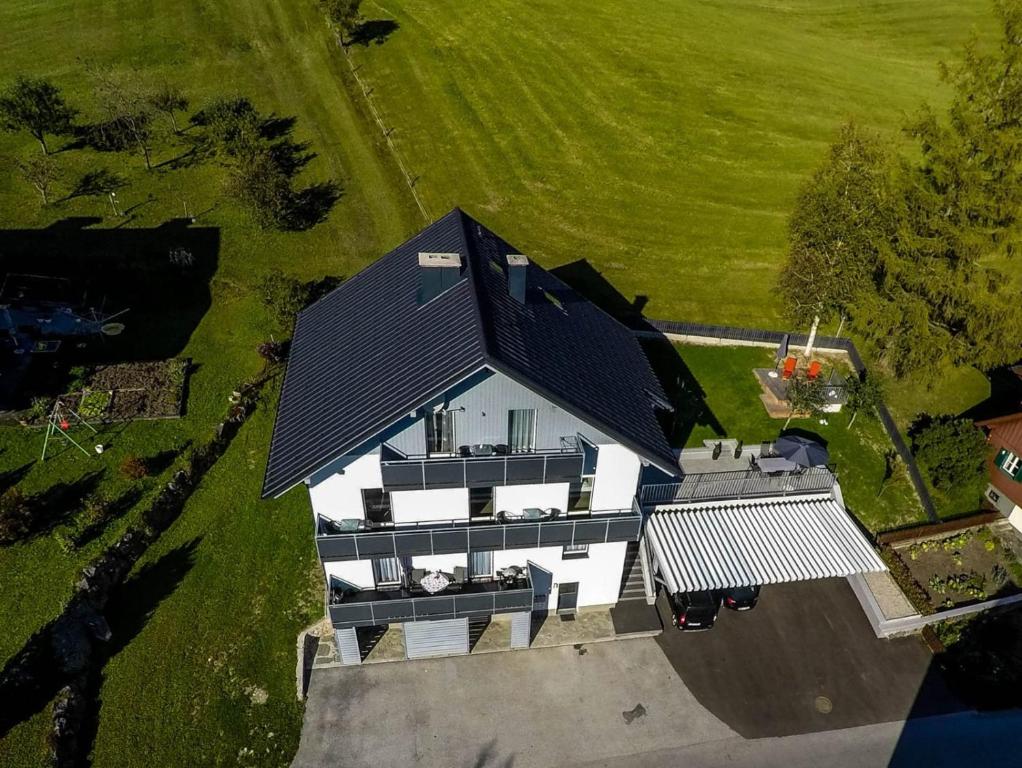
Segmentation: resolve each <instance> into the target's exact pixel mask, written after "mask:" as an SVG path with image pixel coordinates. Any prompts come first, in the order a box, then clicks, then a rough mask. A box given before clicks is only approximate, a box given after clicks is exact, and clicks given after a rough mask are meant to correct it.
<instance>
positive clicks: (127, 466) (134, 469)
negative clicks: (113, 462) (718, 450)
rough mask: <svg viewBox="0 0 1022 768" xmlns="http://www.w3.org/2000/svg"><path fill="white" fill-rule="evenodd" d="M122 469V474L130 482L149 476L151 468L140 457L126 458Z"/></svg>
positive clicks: (122, 463)
mask: <svg viewBox="0 0 1022 768" xmlns="http://www.w3.org/2000/svg"><path fill="white" fill-rule="evenodd" d="M120 469H121V474H122V475H124V476H125V477H127V478H128V479H129V480H141V479H142V478H143V477H146V476H147V475H148V474H149V466H148V465H147V464H146V461H145V459H143V458H141V457H140V456H134V455H131V456H125V457H124V460H123V461H122V462H121V467H120Z"/></svg>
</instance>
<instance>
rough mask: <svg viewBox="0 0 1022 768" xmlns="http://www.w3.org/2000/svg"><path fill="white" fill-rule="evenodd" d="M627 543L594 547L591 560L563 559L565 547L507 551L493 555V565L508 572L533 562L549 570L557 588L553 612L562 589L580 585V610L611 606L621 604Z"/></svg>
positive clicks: (551, 592)
mask: <svg viewBox="0 0 1022 768" xmlns="http://www.w3.org/2000/svg"><path fill="white" fill-rule="evenodd" d="M627 547H628V545H627V543H626V542H623V541H619V542H612V543H610V544H590V545H589V557H586V558H572V559H568V560H564V559H562V557H561V555H562V552H563V550H562V549H561V547H540V548H538V549H504V550H499V551H496V552H494V553H493V565H494V567H496V568H506V567H508V566H509V565H520V566H525V565H526V564H528V563H529V562H532V563H535V564H536V565H538V566H539V567H540V568H545V569H546V570H548V571H550V572H551V573H552V574H553V584H554V586H553V588H552V589H551V590H550V602H549V605H550V610H551V612H552V611H554V610H555V609H556V608H557V593H558V591H559V587H558V585H559V584H561V583H565V584H567V583H570V582H573V581H577V582H578V606H579V607H580V608H583V607H586V606H593V605H611V604H613V603H616V602H617V596H618V593H619V592H620V589H621V574H622V573H623V571H624V563H625V550H626V549H627Z"/></svg>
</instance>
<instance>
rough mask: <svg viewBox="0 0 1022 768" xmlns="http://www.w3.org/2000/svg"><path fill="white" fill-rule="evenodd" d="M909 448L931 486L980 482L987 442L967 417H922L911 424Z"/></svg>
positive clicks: (964, 484) (948, 488)
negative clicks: (910, 443)
mask: <svg viewBox="0 0 1022 768" xmlns="http://www.w3.org/2000/svg"><path fill="white" fill-rule="evenodd" d="M910 434H911V435H912V451H913V453H914V454H915V457H916V461H917V462H918V464H919V466H920V467H922V468H923V470H924V471H925V472H926V474H927V475H928V476H929V478H930V482H931V483H932V484H933V487H934V488H938V489H940V490H944V491H947V490H951V489H952V488H956V487H968V486H969V485H974V484H976V483H978V482H980V481H981V480H982V478H983V476H984V464H985V461H986V453H987V445H986V438H985V437H984V435H983V432H982V430H980V429H979V427H977V426H976V425H975V424H973V423H972V421H971V420H969V419H966V418H960V417H955V416H938V417H936V418H933V419H928V418H924V419H922V420H920V421H919V422H917V423H916V424H915V425H913V428H912V429H911V430H910Z"/></svg>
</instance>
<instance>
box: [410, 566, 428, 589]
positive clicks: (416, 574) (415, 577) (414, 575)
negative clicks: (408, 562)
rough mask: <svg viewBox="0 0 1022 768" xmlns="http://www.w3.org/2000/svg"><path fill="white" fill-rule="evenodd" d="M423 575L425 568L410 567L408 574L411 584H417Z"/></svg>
mask: <svg viewBox="0 0 1022 768" xmlns="http://www.w3.org/2000/svg"><path fill="white" fill-rule="evenodd" d="M425 575H426V569H425V568H412V572H411V574H410V576H409V579H410V580H411V582H412V584H415V585H418V583H419V582H420V581H422V578H423V577H424V576H425Z"/></svg>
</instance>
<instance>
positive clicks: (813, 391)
mask: <svg viewBox="0 0 1022 768" xmlns="http://www.w3.org/2000/svg"><path fill="white" fill-rule="evenodd" d="M787 396H788V405H789V406H791V412H790V413H789V414H788V420H787V421H785V422H784V428H785V429H787V428H788V425H789V424H790V423H791V420H792V419H794V418H795V417H796V416H799V417H801V418H811V419H817V418H819V417H820V415H821V414H822V413H823V407H824V406H825V405H826V404H827V396H826V395H825V394H824V392H823V384H822V383H821V382H820V381H819V380H818V379H808V378H803V377H801V376H799V377H797V378H794V379H791V380H790V381H789V382H788V395H787Z"/></svg>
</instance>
